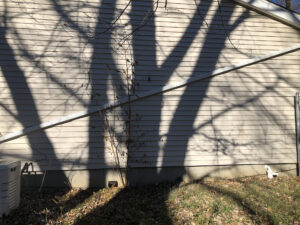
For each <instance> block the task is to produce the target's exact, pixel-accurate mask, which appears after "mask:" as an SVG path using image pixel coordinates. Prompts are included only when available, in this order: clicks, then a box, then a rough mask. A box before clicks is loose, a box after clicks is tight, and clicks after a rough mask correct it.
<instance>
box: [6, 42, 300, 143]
mask: <svg viewBox="0 0 300 225" xmlns="http://www.w3.org/2000/svg"><path fill="white" fill-rule="evenodd" d="M299 49H300V44H297V45H294V46H292V47H288V48H285V49H282V50H280V51H275V52H272V53H270V54H267V55H264V56H259V57H254V58H252V59H248V60H245V61H244V62H241V63H237V64H234V65H231V66H227V67H223V68H219V69H216V70H213V71H211V72H209V73H204V74H202V75H200V76H195V77H192V78H189V79H186V80H184V81H181V82H177V83H175V84H172V85H166V86H164V87H161V88H155V89H153V90H150V91H147V92H143V93H141V94H138V95H135V96H131V98H130V99H128V96H126V97H124V98H121V99H120V100H118V101H114V102H108V103H106V104H104V105H102V106H99V107H90V108H88V109H86V110H84V111H81V112H77V113H74V114H71V115H68V116H64V117H61V118H60V119H57V120H52V121H49V122H45V123H41V124H38V125H35V126H32V127H29V128H25V129H23V130H21V131H17V132H13V133H11V134H7V135H4V136H2V137H0V144H1V143H4V142H7V141H10V140H13V139H16V138H19V137H22V136H24V135H27V134H29V133H32V132H35V131H38V130H44V129H47V128H50V127H54V126H57V125H60V124H64V123H67V122H70V121H72V120H76V119H80V118H83V117H86V116H89V115H90V114H93V113H95V112H98V111H100V110H106V109H110V108H114V107H118V106H121V105H125V104H127V103H131V102H135V101H138V100H141V99H144V98H147V97H150V96H153V95H157V94H161V93H164V92H167V91H171V90H174V89H176V88H180V87H184V86H186V85H188V84H191V83H194V82H197V81H201V80H203V79H206V78H211V77H214V76H218V75H221V74H224V73H228V72H230V71H233V70H237V69H240V68H242V67H246V66H250V65H253V64H256V63H259V62H262V61H266V60H268V59H272V58H275V57H278V56H281V55H285V54H288V53H291V52H295V51H297V50H299Z"/></svg>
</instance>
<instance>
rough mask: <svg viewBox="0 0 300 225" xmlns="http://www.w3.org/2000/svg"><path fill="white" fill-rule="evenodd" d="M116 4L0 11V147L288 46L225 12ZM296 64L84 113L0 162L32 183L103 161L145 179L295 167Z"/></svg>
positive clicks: (283, 37)
mask: <svg viewBox="0 0 300 225" xmlns="http://www.w3.org/2000/svg"><path fill="white" fill-rule="evenodd" d="M128 2H129V1H126V0H118V1H105V0H103V1H102V2H101V1H93V0H89V1H79V0H76V1H56V0H42V1H35V0H26V1H4V0H3V1H1V2H0V15H1V20H0V23H1V24H0V25H1V31H0V34H1V36H0V39H1V42H0V50H1V55H0V61H1V69H0V103H1V105H0V123H1V128H0V129H1V130H0V132H1V134H2V135H6V134H9V133H11V132H14V131H19V130H22V129H24V128H26V127H29V126H32V125H37V124H39V123H42V122H47V121H50V120H53V119H58V118H61V117H63V116H66V115H69V114H72V113H74V112H77V111H81V110H84V109H86V108H87V107H91V106H97V105H102V104H104V103H106V102H108V101H114V100H117V99H119V98H122V97H124V96H128V93H130V94H131V95H138V93H142V92H144V91H148V90H152V89H154V88H158V87H163V86H165V85H168V84H172V83H174V82H176V81H181V80H184V79H188V78H190V77H193V76H198V75H201V73H206V72H209V71H212V70H214V69H215V68H222V67H225V66H229V65H233V64H235V63H239V62H242V61H243V60H247V59H251V58H253V57H256V56H263V55H265V54H268V53H271V52H273V51H276V50H280V49H284V48H286V47H289V46H291V45H293V44H297V43H300V32H299V30H296V29H295V28H292V27H289V26H287V25H285V24H282V23H280V22H278V21H275V20H272V19H270V18H268V17H266V16H263V15H260V14H258V13H257V12H254V11H251V10H249V9H246V8H244V7H242V6H240V5H237V4H236V3H234V2H232V1H219V2H218V1H196V4H197V5H195V2H194V1H193V0H188V1H179V0H168V1H167V5H165V1H163V2H160V1H154V2H150V1H132V2H131V3H130V4H127V3H128ZM121 14H122V15H121ZM119 15H121V16H119ZM299 62H300V51H296V52H293V53H289V54H286V55H283V56H280V57H277V58H274V59H272V60H268V61H265V62H262V63H258V64H255V65H251V66H247V67H245V68H243V69H239V70H236V71H234V72H229V73H226V74H223V75H221V76H218V77H215V78H212V79H207V80H204V81H201V82H197V83H194V84H192V85H188V86H186V87H184V88H179V89H176V90H173V91H170V92H167V93H164V94H160V95H157V96H152V97H149V98H147V99H143V100H141V101H138V102H135V103H132V104H130V105H129V106H128V105H127V106H124V107H119V108H115V109H112V110H108V111H107V112H104V113H101V114H98V113H96V114H94V115H92V116H90V117H86V118H81V119H78V120H75V121H72V122H68V123H66V124H63V125H59V126H56V127H53V128H49V129H47V130H45V131H39V132H36V133H33V134H30V135H29V136H25V137H20V138H18V139H15V140H11V141H8V142H6V143H2V144H0V156H1V157H13V158H19V159H21V160H22V162H23V165H25V164H26V163H27V165H28V164H30V163H32V167H33V168H31V167H30V168H29V169H30V170H33V171H46V170H47V171H49V170H69V171H72V170H85V169H103V168H113V167H115V166H116V160H115V159H116V158H115V157H116V154H115V153H114V151H113V149H115V151H116V152H117V158H118V162H119V166H120V167H122V168H124V167H126V165H129V167H132V168H134V167H157V168H160V169H158V172H157V173H160V171H162V170H163V169H161V168H164V167H182V166H184V167H191V166H195V167H199V166H217V165H238V164H247V165H252V164H253V165H254V164H256V165H257V164H261V165H264V164H295V163H296V160H297V156H296V146H295V145H296V144H295V120H294V100H293V96H294V95H295V93H296V92H297V91H299V89H300V77H299V74H300V63H299ZM103 118H105V119H103ZM103 120H104V121H103ZM103 124H105V125H103ZM103 126H105V129H104V128H103ZM112 145H113V146H114V147H112Z"/></svg>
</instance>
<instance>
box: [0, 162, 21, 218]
mask: <svg viewBox="0 0 300 225" xmlns="http://www.w3.org/2000/svg"><path fill="white" fill-rule="evenodd" d="M20 168H21V162H20V161H18V160H12V159H0V217H2V215H3V214H6V215H7V214H8V213H9V212H10V211H11V210H12V209H15V208H17V207H18V206H19V203H20V192H21V184H20V183H21V181H20V176H21V174H20V173H21V170H20Z"/></svg>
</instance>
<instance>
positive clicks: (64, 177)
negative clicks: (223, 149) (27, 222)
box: [22, 164, 297, 188]
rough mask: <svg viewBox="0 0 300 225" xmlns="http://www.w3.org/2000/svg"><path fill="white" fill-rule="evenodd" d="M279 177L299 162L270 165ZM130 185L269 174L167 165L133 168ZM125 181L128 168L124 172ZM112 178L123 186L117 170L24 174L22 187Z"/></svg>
mask: <svg viewBox="0 0 300 225" xmlns="http://www.w3.org/2000/svg"><path fill="white" fill-rule="evenodd" d="M270 166H271V168H272V169H273V170H274V171H278V172H280V173H279V176H282V175H292V176H296V171H297V170H296V164H276V165H270ZM127 173H128V175H127V179H128V180H127V181H128V184H129V185H134V186H139V185H147V184H158V183H161V182H182V181H183V182H192V181H195V180H199V179H204V178H207V177H221V178H236V177H245V176H254V175H263V174H265V173H266V171H265V168H264V165H235V166H198V167H184V168H183V167H165V168H130V169H129V170H128V172H127ZM121 175H122V177H123V179H124V180H125V177H126V175H125V171H124V170H122V171H121ZM109 181H117V182H118V185H119V186H122V180H121V176H120V172H119V171H118V170H115V169H99V170H77V171H63V172H62V171H47V172H46V173H41V172H40V173H33V172H31V173H24V174H22V186H23V187H26V188H27V187H35V188H39V187H41V186H42V187H43V188H44V187H73V188H74V187H80V188H87V187H106V186H108V183H109Z"/></svg>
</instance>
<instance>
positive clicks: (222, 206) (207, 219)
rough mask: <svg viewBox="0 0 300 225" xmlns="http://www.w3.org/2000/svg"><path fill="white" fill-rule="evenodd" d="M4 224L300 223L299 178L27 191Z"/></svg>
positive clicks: (249, 178) (262, 177)
mask: <svg viewBox="0 0 300 225" xmlns="http://www.w3.org/2000/svg"><path fill="white" fill-rule="evenodd" d="M0 222H2V224H141V225H142V224H300V179H299V177H279V178H277V179H273V180H268V179H267V178H266V177H264V176H256V177H248V178H241V179H232V180H228V179H209V180H205V181H199V182H195V183H192V184H180V185H171V184H161V185H157V186H146V187H140V188H134V187H128V188H124V189H121V188H111V189H108V188H104V189H100V190H94V189H88V190H80V189H72V190H68V191H64V190H60V191H54V190H47V191H46V190H45V191H44V192H42V193H38V194H37V193H36V192H24V193H22V202H21V205H20V207H19V208H18V209H17V210H15V211H13V212H12V213H11V214H10V215H9V216H8V217H4V218H3V219H2V221H0Z"/></svg>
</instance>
